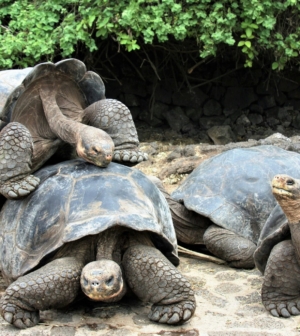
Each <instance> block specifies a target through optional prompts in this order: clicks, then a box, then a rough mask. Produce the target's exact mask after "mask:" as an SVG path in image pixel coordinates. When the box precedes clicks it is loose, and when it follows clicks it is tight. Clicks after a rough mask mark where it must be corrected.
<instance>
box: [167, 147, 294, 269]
mask: <svg viewBox="0 0 300 336" xmlns="http://www.w3.org/2000/svg"><path fill="white" fill-rule="evenodd" d="M279 171H280V172H283V173H286V174H291V175H296V176H299V177H300V155H299V154H298V153H295V152H290V151H286V150H283V149H281V148H278V147H276V146H258V147H253V148H238V149H232V150H228V151H226V152H223V153H221V154H219V155H217V156H215V157H212V158H210V159H208V160H206V161H204V162H203V163H202V164H200V165H199V166H198V167H197V168H196V169H195V170H194V171H193V172H192V173H191V174H190V175H189V176H188V177H187V178H186V179H185V180H184V181H183V183H182V184H181V185H180V186H179V187H178V188H177V189H175V190H174V191H173V193H172V194H171V196H170V195H168V194H167V193H165V196H166V198H167V200H168V203H169V206H170V209H171V212H172V218H173V222H174V226H175V231H176V236H177V238H178V240H179V241H180V242H183V243H187V244H205V245H206V247H207V249H208V250H209V251H210V252H211V253H213V254H214V255H215V256H217V257H219V258H221V259H223V260H226V261H227V262H228V263H229V265H230V266H232V267H241V268H253V267H254V266H255V264H254V259H253V253H254V251H255V248H256V244H257V241H258V238H259V235H260V232H261V230H262V227H263V225H264V223H265V221H266V220H267V218H268V216H269V214H270V213H271V211H272V209H273V208H274V207H275V205H276V200H275V198H274V196H273V195H272V191H271V186H270V184H269V182H268V181H270V180H271V178H272V177H273V176H274V175H275V174H276V173H278V172H279Z"/></svg>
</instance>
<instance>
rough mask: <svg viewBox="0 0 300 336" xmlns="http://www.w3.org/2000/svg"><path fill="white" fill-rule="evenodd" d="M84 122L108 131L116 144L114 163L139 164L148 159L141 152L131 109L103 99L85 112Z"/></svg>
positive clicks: (111, 100) (116, 101)
mask: <svg viewBox="0 0 300 336" xmlns="http://www.w3.org/2000/svg"><path fill="white" fill-rule="evenodd" d="M83 121H84V122H85V123H87V124H88V125H91V126H94V127H97V128H100V129H102V130H104V131H106V132H107V133H108V134H109V135H110V136H111V138H112V139H113V142H114V144H115V151H114V157H113V160H114V161H122V162H131V163H138V162H141V161H145V160H147V159H148V155H147V154H146V153H143V152H141V151H140V150H139V147H138V146H139V140H138V135H137V131H136V128H135V125H134V122H133V120H132V116H131V113H130V111H129V109H128V108H127V107H126V106H125V105H124V104H123V103H121V102H120V101H118V100H115V99H103V100H99V101H97V102H95V103H94V104H92V105H90V106H89V107H87V108H86V109H85V110H84V117H83Z"/></svg>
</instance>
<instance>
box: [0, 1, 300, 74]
mask: <svg viewBox="0 0 300 336" xmlns="http://www.w3.org/2000/svg"><path fill="white" fill-rule="evenodd" d="M299 18H300V4H299V1H297V0H280V1H272V0H240V1H234V0H216V1H213V0H120V1H108V0H81V1H78V0H35V1H29V0H2V1H1V7H0V67H1V68H11V67H16V66H22V67H24V66H28V65H32V64H34V63H37V62H40V61H42V60H53V58H54V57H58V56H60V57H70V56H72V55H74V54H76V52H77V51H78V48H86V50H88V51H90V52H93V51H96V50H97V49H98V46H99V41H100V40H104V39H107V38H112V39H113V40H114V41H116V43H118V44H119V46H120V47H124V48H125V49H126V50H127V51H133V50H137V49H140V48H141V46H142V45H143V44H154V43H157V42H159V43H163V42H166V41H168V40H169V39H170V38H172V39H175V40H178V41H183V40H185V39H191V40H194V41H195V42H196V43H197V46H198V48H199V55H200V57H202V58H205V57H208V56H216V55H218V52H220V50H221V48H220V47H221V46H223V45H229V46H231V47H232V48H236V49H237V50H239V51H241V53H242V54H243V55H244V57H245V66H248V67H251V66H252V64H253V61H254V60H255V59H259V57H260V56H261V55H262V54H264V53H266V52H267V53H268V54H269V55H270V56H269V57H270V58H271V59H272V60H273V64H272V68H273V69H274V70H281V69H283V68H284V67H285V65H286V63H287V62H289V61H293V60H294V61H295V62H297V61H299V50H300V24H299V20H300V19H299Z"/></svg>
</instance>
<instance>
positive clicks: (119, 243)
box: [96, 227, 126, 265]
mask: <svg viewBox="0 0 300 336" xmlns="http://www.w3.org/2000/svg"><path fill="white" fill-rule="evenodd" d="M125 231H126V228H122V227H113V228H111V229H108V230H105V231H104V232H101V233H99V235H98V242H97V254H96V260H100V259H108V260H113V261H115V262H116V263H117V264H119V265H121V259H122V249H123V247H124V245H125V240H126V235H125Z"/></svg>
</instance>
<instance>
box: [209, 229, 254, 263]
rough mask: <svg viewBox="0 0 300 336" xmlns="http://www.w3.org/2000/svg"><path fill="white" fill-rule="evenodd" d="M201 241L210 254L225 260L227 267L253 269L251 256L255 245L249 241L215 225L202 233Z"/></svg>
mask: <svg viewBox="0 0 300 336" xmlns="http://www.w3.org/2000/svg"><path fill="white" fill-rule="evenodd" d="M203 241H204V244H205V246H206V247H207V249H208V250H209V251H210V252H211V253H213V254H214V255H215V256H216V257H218V258H221V259H223V260H226V261H227V262H228V264H229V266H231V267H236V268H254V267H255V264H254V258H253V254H254V251H255V249H256V245H255V244H254V243H253V242H252V241H250V240H249V239H247V238H244V237H242V236H239V235H237V234H236V233H234V232H232V231H230V230H227V229H224V228H221V227H219V226H217V225H210V226H209V228H208V229H207V230H206V231H205V233H204V236H203Z"/></svg>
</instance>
